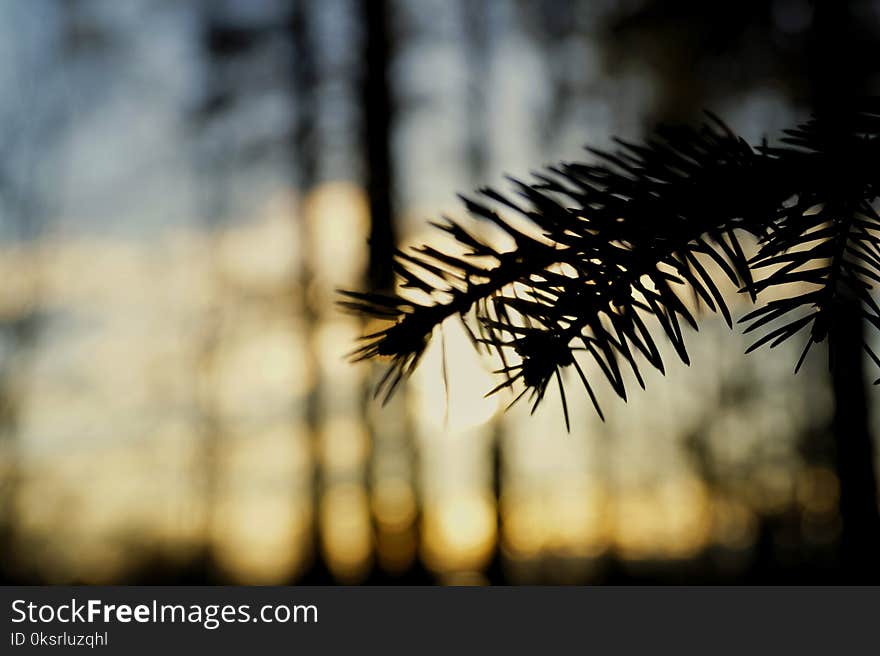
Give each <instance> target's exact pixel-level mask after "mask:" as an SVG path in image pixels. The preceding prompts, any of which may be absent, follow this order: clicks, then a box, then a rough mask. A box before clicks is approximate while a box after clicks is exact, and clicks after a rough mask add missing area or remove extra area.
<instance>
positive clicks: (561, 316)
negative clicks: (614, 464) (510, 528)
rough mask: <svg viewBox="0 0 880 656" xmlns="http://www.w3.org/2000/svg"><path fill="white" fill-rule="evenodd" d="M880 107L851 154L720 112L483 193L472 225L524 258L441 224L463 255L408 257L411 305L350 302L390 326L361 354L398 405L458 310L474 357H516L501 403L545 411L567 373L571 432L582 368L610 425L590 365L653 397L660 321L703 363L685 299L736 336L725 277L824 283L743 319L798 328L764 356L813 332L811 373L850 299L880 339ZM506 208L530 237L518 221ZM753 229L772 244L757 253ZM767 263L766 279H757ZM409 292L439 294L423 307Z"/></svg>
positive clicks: (849, 139) (851, 142)
mask: <svg viewBox="0 0 880 656" xmlns="http://www.w3.org/2000/svg"><path fill="white" fill-rule="evenodd" d="M878 107H880V103H877V101H873V100H872V101H868V102H867V103H866V109H864V110H863V111H862V112H860V113H859V114H858V115H857V116H856V117H855V119H854V121H853V125H852V126H851V127H848V128H847V132H846V135H847V136H846V139H845V143H843V144H841V143H837V142H834V143H831V142H829V141H828V140H827V139H826V138H825V135H824V133H823V132H822V131H821V130H820V129H818V127H817V124H816V122H815V121H811V122H810V123H807V124H805V125H803V126H800V127H798V128H797V129H795V130H791V131H789V132H787V133H786V134H787V136H786V138H785V139H784V140H783V143H784V144H785V145H784V146H783V147H778V148H776V147H774V148H771V147H768V146H766V145H762V146H760V147H757V148H753V147H751V146H749V145H748V144H747V143H745V142H744V141H743V140H741V139H739V138H738V137H736V136H735V135H734V134H733V133H732V132H731V131H730V130H729V129H728V128H727V127H726V126H725V125H724V124H723V123H722V122H721V121H720V120H718V119H717V118H715V117H713V116H711V115H710V116H709V119H708V122H707V123H706V124H705V125H703V126H702V127H701V128H699V129H688V128H678V129H666V130H663V131H661V132H660V133H659V134H658V135H657V136H656V137H655V138H652V139H649V140H648V141H646V142H645V143H642V144H635V143H628V142H622V141H620V142H618V146H619V147H618V149H617V150H616V151H614V152H606V151H598V150H591V152H592V153H593V155H594V156H595V158H596V160H597V163H594V164H560V165H559V166H556V167H551V168H549V169H547V170H545V171H543V172H541V173H539V174H536V175H535V179H534V181H533V182H531V183H525V182H521V181H518V180H513V186H514V190H515V192H516V197H515V198H511V197H510V196H508V195H503V194H501V193H499V192H497V191H495V190H493V189H482V190H481V191H480V192H479V197H478V198H479V200H477V199H470V198H463V200H464V203H465V206H466V208H467V210H468V211H469V213H470V214H471V215H472V216H474V217H476V218H478V219H481V220H484V221H488V222H489V223H491V224H493V225H494V226H496V227H497V228H500V229H501V230H502V231H503V232H504V233H505V234H506V235H507V236H508V237H510V238H511V239H512V240H513V242H514V244H515V247H514V249H513V250H509V251H500V250H498V249H497V248H496V247H494V246H492V245H491V244H490V243H489V241H488V240H487V239H484V238H482V237H479V236H477V235H475V234H474V233H473V232H472V231H469V230H468V229H466V228H465V227H464V226H463V225H462V224H461V223H458V222H454V221H451V220H449V219H446V220H445V221H444V222H442V223H438V224H435V226H436V227H437V228H439V229H440V230H442V231H445V232H446V233H447V234H448V235H449V236H451V237H452V238H453V240H454V241H455V243H456V246H457V250H458V251H460V252H455V253H453V252H450V250H455V249H450V250H438V249H437V248H434V247H432V246H428V245H425V246H420V247H417V248H415V249H412V250H411V251H410V252H402V251H398V252H397V263H396V270H397V273H398V276H399V278H400V282H401V285H400V287H401V292H400V293H399V294H396V295H391V296H383V295H379V294H364V293H357V292H342V293H343V294H344V295H345V296H346V297H347V300H345V301H343V302H342V304H343V305H344V306H346V307H347V308H349V309H351V310H354V311H356V312H358V313H362V314H366V315H368V316H372V317H375V318H378V319H383V320H387V321H389V322H390V323H389V325H387V326H386V327H384V328H383V329H381V330H379V331H377V332H374V333H372V334H369V335H366V336H365V337H364V338H362V339H363V342H364V343H363V345H362V346H361V347H360V348H359V349H358V350H357V351H355V353H354V357H355V359H358V360H360V359H367V358H373V357H389V358H390V359H391V366H390V368H389V370H388V372H387V374H386V376H385V377H384V378H383V379H382V381H381V382H380V384H379V386H378V388H377V394H379V395H382V396H383V397H384V398H385V399H387V398H388V397H389V396H390V395H391V394H392V393H393V392H394V390H395V388H396V387H397V385H398V384H399V383H400V381H401V380H403V379H404V378H405V377H406V376H408V375H409V374H410V373H412V371H413V370H414V369H415V367H416V366H417V364H418V362H419V359H420V358H421V355H422V354H423V353H424V350H425V348H426V347H427V345H428V343H429V341H430V338H431V335H432V333H433V331H434V329H435V328H437V327H438V326H440V325H441V324H442V323H443V322H444V321H445V320H446V319H448V318H450V317H453V316H454V315H458V316H459V317H460V319H461V320H462V322H463V324H464V325H465V327H466V328H467V331H468V334H469V335H470V336H471V338H472V341H473V343H474V345H475V347H477V348H485V349H487V350H488V351H489V352H490V353H493V354H494V355H496V356H497V357H498V358H499V359H500V361H501V362H502V365H503V366H502V367H501V369H499V370H498V372H497V373H499V374H500V375H501V376H502V380H501V382H500V383H499V384H498V385H497V386H496V387H495V388H494V389H493V390H491V391H490V393H494V392H497V391H499V390H501V389H505V388H512V387H514V386H515V385H519V384H520V383H521V384H522V386H523V389H522V391H521V392H520V394H519V396H517V397H516V399H515V400H518V399H519V398H521V397H522V396H524V395H525V394H527V393H530V395H531V401H532V403H533V406H532V409H533V410H534V408H535V407H536V406H537V405H538V404H539V403H540V401H541V400H542V399H543V398H544V396H545V393H546V391H547V389H548V387H549V385H550V383H551V382H553V380H554V379H556V382H557V384H558V385H559V386H560V391H561V392H562V404H563V412H564V414H565V415H566V422H567V421H568V413H567V402H566V399H565V392H564V390H563V389H562V380H563V378H562V371H563V370H564V369H566V368H568V367H572V368H573V369H575V371H576V372H577V374H578V377H579V379H580V380H581V382H582V384H583V385H584V388H585V390H586V392H587V394H588V395H589V396H590V398H591V400H592V402H593V404H594V406H595V407H596V410H597V412H598V413H599V414H600V416H601V414H602V412H601V409H600V407H599V403H598V400H597V397H596V394H595V391H594V389H593V387H592V386H591V384H590V381H589V379H588V376H587V375H586V374H585V372H584V367H583V365H582V363H581V362H580V361H579V358H583V357H588V358H590V359H592V361H593V362H594V363H595V364H596V365H597V366H598V368H599V370H600V371H601V372H602V374H603V375H604V377H605V378H606V379H607V380H608V382H609V383H610V385H611V387H612V389H613V390H614V391H615V393H616V394H617V395H618V396H620V397H621V398H623V399H624V400H625V399H626V387H625V377H626V372H627V371H629V372H631V373H632V374H633V375H634V377H635V379H636V381H637V382H638V383H639V385H640V386H642V387H644V378H643V376H642V373H641V367H642V366H643V364H644V363H647V364H648V365H650V366H652V367H654V368H656V369H657V370H659V371H660V372H661V373H662V372H664V370H665V368H664V363H663V361H662V358H661V355H660V349H659V348H658V346H657V343H656V341H655V338H654V336H653V333H652V326H653V327H659V329H660V331H661V332H662V333H663V334H664V335H665V336H666V337H667V338H668V339H669V341H670V342H671V344H672V346H673V347H674V350H675V352H676V354H677V355H678V357H679V358H680V359H681V360H682V361H684V362H685V363H688V362H689V358H688V354H687V350H686V347H685V339H684V330H683V328H682V324H683V323H684V324H687V325H689V326H691V327H692V328H694V329H697V321H696V318H695V317H694V316H693V313H692V312H691V311H690V309H689V308H688V305H687V303H686V302H685V301H684V300H683V296H682V294H685V293H689V294H691V295H693V296H694V297H695V298H696V299H697V300H698V301H699V303H700V304H701V305H704V306H705V307H706V308H707V309H709V310H710V311H717V312H719V313H720V314H721V315H722V316H723V318H724V319H725V321H726V322H727V324H728V325H729V326H730V325H732V323H733V321H732V317H731V314H730V311H729V308H728V306H727V302H726V299H725V296H724V294H723V293H722V291H721V290H720V289H719V287H718V285H717V283H716V277H718V276H719V274H720V276H721V277H722V278H726V279H728V280H729V281H730V282H732V283H734V284H736V285H738V286H739V287H740V288H741V291H744V292H748V293H749V294H750V296H751V298H752V300H757V297H758V294H761V293H763V292H765V291H767V290H769V289H771V288H778V289H780V290H791V289H792V285H793V284H797V285H801V286H803V285H806V286H808V287H810V291H807V292H803V293H800V292H798V293H792V294H790V295H788V296H784V297H782V298H777V299H775V300H771V301H769V302H768V303H767V304H766V305H764V306H763V307H760V308H759V309H757V310H756V311H755V312H752V313H751V314H749V315H748V316H746V317H745V318H744V319H743V321H746V322H747V323H749V325H748V326H747V328H746V332H750V331H753V330H757V329H758V328H766V327H768V326H769V325H770V324H772V323H773V322H775V321H777V320H782V321H783V322H784V323H783V325H781V326H779V327H776V328H772V329H770V330H769V332H767V333H766V334H765V335H764V336H762V337H760V338H759V339H758V340H757V341H756V342H755V343H754V344H753V345H752V347H751V348H750V349H749V350H753V349H755V348H758V347H760V346H762V345H764V344H770V346H771V347H773V346H776V345H778V344H779V343H781V342H783V341H785V340H787V339H789V338H790V337H792V336H793V335H795V334H798V333H799V332H801V331H802V330H805V329H806V328H807V327H810V328H811V333H810V338H809V341H808V343H807V348H806V349H805V351H804V356H802V358H801V361H800V362H799V363H798V365H797V366H798V367H799V366H800V364H801V362H802V361H803V357H805V355H806V352H807V351H808V350H809V348H810V346H811V345H812V344H814V343H816V342H818V341H821V340H822V339H824V336H825V335H826V334H827V331H828V327H829V325H830V324H831V323H832V322H833V321H834V308H835V306H836V304H839V303H840V302H844V301H846V300H847V299H851V298H855V299H858V300H860V302H861V303H862V304H863V312H864V315H865V317H866V319H867V320H868V321H869V322H871V323H872V324H873V325H875V326H876V327H878V328H880V310H878V307H877V305H876V303H875V302H874V301H873V299H872V297H871V293H870V292H871V287H870V284H869V282H868V281H871V280H876V281H880V243H878V231H880V224H878V216H877V213H876V211H875V209H874V207H873V205H872V203H873V202H874V200H875V199H876V197H877V189H878V183H877V181H876V179H875V178H874V177H872V175H871V174H872V172H873V170H872V168H871V166H870V164H871V163H872V162H876V161H877V155H878V154H880V149H878V140H877V136H876V135H878V134H880V112H878ZM496 208H497V209H496ZM499 210H501V211H504V212H508V213H510V212H512V213H515V214H518V215H519V216H520V217H521V218H523V219H525V220H526V222H527V223H528V224H529V225H530V226H531V228H529V229H526V228H522V229H521V228H517V227H515V226H514V224H513V221H512V219H508V218H505V217H504V216H502V215H501V214H500V213H499ZM743 233H745V234H749V235H752V236H754V237H756V238H757V239H759V243H760V249H759V251H758V253H757V254H756V255H755V256H754V257H753V258H751V259H747V258H746V256H745V254H744V249H743V247H742V245H741V243H740V241H739V237H740V236H741V235H742V234H743ZM768 269H770V270H771V271H772V273H770V274H769V275H765V277H763V278H762V279H760V280H757V281H755V280H753V272H755V271H757V272H760V273H761V274H762V275H763V274H764V272H765V271H767V270H768ZM407 290H418V291H419V292H421V293H423V294H426V295H428V297H429V298H430V299H431V300H430V301H428V302H424V303H417V302H415V301H414V300H412V298H411V297H408V296H407ZM866 348H867V345H866ZM868 351H869V354H870V355H871V357H872V358H874V359H875V361H877V362H878V364H880V358H877V356H876V355H875V354H874V353H873V352H872V351H870V349H868Z"/></svg>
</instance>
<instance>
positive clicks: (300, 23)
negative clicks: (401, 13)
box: [287, 0, 330, 583]
mask: <svg viewBox="0 0 880 656" xmlns="http://www.w3.org/2000/svg"><path fill="white" fill-rule="evenodd" d="M311 6H312V3H310V2H309V1H308V0H293V2H292V8H291V10H292V11H291V16H290V21H289V23H288V26H287V27H288V36H289V39H290V43H291V45H292V47H293V50H292V51H293V61H292V70H291V73H292V74H291V86H292V92H293V97H294V102H295V104H296V115H295V121H294V127H293V131H292V134H291V142H290V159H291V168H292V169H293V170H294V171H295V183H296V184H295V186H296V189H297V191H298V211H296V212H295V213H294V216H293V219H294V220H295V221H297V225H296V229H297V231H298V234H299V245H300V251H299V255H300V267H299V270H298V271H295V272H294V277H293V280H291V285H292V287H293V289H295V290H297V291H298V293H299V307H297V308H296V311H297V312H298V313H299V314H300V316H301V318H302V321H303V326H304V331H305V335H304V348H303V349H302V357H303V358H304V359H305V366H306V370H307V371H308V372H310V381H311V384H310V385H309V388H308V389H307V390H306V397H305V399H304V423H305V429H306V433H307V440H308V442H309V448H310V453H311V465H312V471H311V494H312V501H313V504H312V513H313V516H312V535H311V540H312V544H311V548H312V554H311V558H312V562H311V566H310V569H311V571H310V573H309V578H310V580H313V581H315V582H319V583H326V581H327V580H329V578H330V575H329V572H328V571H327V567H326V563H325V560H324V559H323V558H322V555H321V554H322V546H323V544H322V537H321V513H320V506H321V498H322V495H323V493H324V489H325V487H326V485H325V483H326V481H325V480H324V475H323V466H322V463H323V458H322V457H321V448H322V444H321V413H322V405H323V403H322V386H323V381H322V378H323V377H322V375H321V362H320V358H319V357H318V349H319V342H318V332H319V323H320V319H321V317H320V312H319V309H318V308H317V307H316V303H315V301H316V298H315V294H314V280H315V271H316V269H317V267H318V262H316V261H315V259H314V255H313V253H314V248H313V245H314V241H315V236H314V234H313V230H312V228H313V226H312V225H311V221H312V217H310V216H308V214H307V207H306V204H305V202H304V200H305V198H306V197H307V196H308V194H309V193H310V192H311V191H312V190H313V189H314V187H315V185H316V184H317V182H318V165H319V154H318V138H317V112H318V108H317V89H316V86H317V83H318V74H317V70H316V65H317V64H316V60H315V57H316V53H315V43H314V38H313V36H312V29H311V25H310V15H309V11H310V7H311Z"/></svg>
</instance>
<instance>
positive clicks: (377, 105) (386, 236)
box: [358, 0, 397, 292]
mask: <svg viewBox="0 0 880 656" xmlns="http://www.w3.org/2000/svg"><path fill="white" fill-rule="evenodd" d="M358 2H359V5H360V12H361V24H362V25H363V29H364V72H363V81H362V86H361V103H362V107H363V112H364V123H363V130H364V133H363V143H364V149H365V160H366V161H365V171H364V176H365V182H366V188H367V196H368V199H369V206H370V255H369V265H368V271H367V285H368V288H369V289H370V290H371V291H374V292H379V291H389V290H391V289H392V288H393V286H394V270H393V255H394V248H395V245H396V243H397V239H396V235H395V230H394V215H393V209H392V207H393V206H392V175H393V171H392V165H391V137H392V121H393V112H394V103H393V101H392V97H391V86H390V83H389V80H388V64H389V59H390V56H391V41H390V31H389V13H388V5H389V0H358Z"/></svg>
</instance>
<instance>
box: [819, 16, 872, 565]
mask: <svg viewBox="0 0 880 656" xmlns="http://www.w3.org/2000/svg"><path fill="white" fill-rule="evenodd" d="M814 11H815V14H814V17H813V32H812V34H811V39H810V51H809V58H810V62H809V63H810V76H811V80H810V82H811V93H812V96H813V98H812V101H813V109H814V111H815V113H816V116H817V119H818V120H819V125H820V128H821V129H823V130H824V131H825V133H826V134H825V136H826V139H828V141H829V142H830V143H832V144H835V145H836V146H837V148H836V150H837V152H836V156H837V157H838V158H840V159H841V164H842V166H845V160H846V159H847V158H848V156H847V151H848V143H847V142H848V137H849V131H850V129H851V125H852V116H853V112H854V103H855V101H856V99H857V98H858V96H859V95H860V94H861V92H862V91H863V87H864V80H863V79H861V76H860V74H859V71H860V70H861V69H860V62H858V61H857V60H856V58H855V56H854V54H853V52H852V50H851V48H850V46H849V42H848V38H849V35H850V33H851V31H850V29H851V27H852V20H853V17H852V15H851V13H850V11H851V10H850V7H849V3H847V2H845V1H842V0H820V1H818V2H816V3H815V6H814ZM835 168H836V167H835ZM841 170H843V169H841ZM856 200H857V199H856ZM842 206H843V208H844V209H843V211H848V212H854V211H856V210H855V203H854V202H852V203H851V202H850V201H849V199H846V198H844V199H843V200H842ZM840 289H841V294H840V302H839V304H838V310H837V317H836V323H835V326H834V329H833V330H832V331H831V332H830V334H829V336H828V339H829V350H830V359H831V361H830V364H831V385H832V388H833V391H834V418H833V425H832V432H833V435H834V447H835V458H836V465H837V473H838V477H839V480H840V517H841V521H842V531H841V538H840V539H841V559H842V566H843V574H844V576H845V577H846V579H847V580H848V581H849V582H866V581H868V580H869V579H870V580H873V579H875V577H876V576H877V575H878V573H880V567H878V562H880V511H878V504H877V496H878V493H877V479H876V473H875V470H874V467H875V458H874V443H873V437H872V435H871V427H870V413H869V407H868V393H867V391H866V385H865V368H864V359H865V355H864V352H863V349H862V344H863V343H864V340H865V327H864V321H863V319H862V317H861V303H860V302H859V301H858V300H857V299H854V298H852V295H851V294H848V293H847V291H848V290H847V289H846V288H845V287H843V286H842V287H841V288H840Z"/></svg>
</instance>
